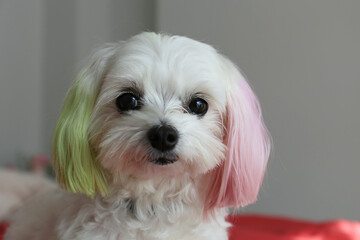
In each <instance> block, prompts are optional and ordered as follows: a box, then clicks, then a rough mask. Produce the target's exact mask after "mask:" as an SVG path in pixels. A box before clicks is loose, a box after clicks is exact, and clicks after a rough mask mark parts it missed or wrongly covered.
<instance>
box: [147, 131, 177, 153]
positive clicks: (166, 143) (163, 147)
mask: <svg viewBox="0 0 360 240" xmlns="http://www.w3.org/2000/svg"><path fill="white" fill-rule="evenodd" d="M147 137H148V139H149V141H150V144H151V146H152V147H153V148H155V149H157V150H159V151H161V152H166V151H170V150H172V149H174V147H175V145H176V143H177V142H178V138H179V135H178V133H177V131H176V129H175V128H173V127H171V126H169V125H162V126H155V127H152V128H151V129H150V130H149V131H148V133H147Z"/></svg>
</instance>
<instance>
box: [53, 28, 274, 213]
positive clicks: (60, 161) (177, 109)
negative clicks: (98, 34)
mask: <svg viewBox="0 0 360 240" xmlns="http://www.w3.org/2000/svg"><path fill="white" fill-rule="evenodd" d="M269 145H270V140H269V135H268V132H267V130H266V127H265V125H264V124H263V121H262V116H261V111H260V107H259V103H258V101H257V98H256V96H255V95H254V93H253V91H252V90H251V88H250V87H249V85H248V83H247V82H246V80H245V79H244V77H243V76H242V75H241V74H240V72H239V71H238V70H237V68H236V67H235V66H234V64H233V63H232V62H231V61H230V60H228V59H227V58H226V57H224V56H222V55H220V54H219V53H218V52H217V51H216V50H215V49H214V48H212V47H211V46H209V45H206V44H204V43H200V42H197V41H194V40H191V39H189V38H185V37H179V36H166V35H159V34H155V33H142V34H139V35H137V36H135V37H133V38H131V39H129V40H128V41H126V42H122V43H116V44H111V45H106V46H104V47H103V48H101V49H100V50H98V51H97V52H96V53H95V54H94V56H93V57H92V59H91V62H90V64H89V66H88V67H86V68H85V69H84V70H83V71H82V72H81V74H80V75H79V77H78V78H77V80H76V81H75V82H74V83H73V85H72V86H71V89H70V90H69V92H68V94H67V97H66V101H65V104H64V108H63V111H62V113H61V116H60V119H59V121H58V124H57V127H56V131H55V137H54V165H55V169H56V172H57V177H58V181H59V183H60V185H62V186H63V187H65V188H66V189H68V190H70V191H73V192H81V193H85V194H87V195H94V194H95V193H100V194H101V195H105V194H106V193H107V189H108V184H109V182H111V181H112V180H113V179H116V177H117V176H119V175H123V176H125V175H126V176H133V177H136V178H143V179H151V178H177V177H180V176H183V175H189V176H191V177H192V178H194V179H197V178H199V177H200V178H201V177H203V179H207V181H206V182H207V185H208V186H204V189H207V190H206V199H207V200H206V201H207V202H206V208H207V209H212V208H215V207H224V206H240V205H246V204H248V203H250V202H253V201H255V199H256V196H257V193H258V191H259V188H260V185H261V182H262V179H263V175H264V171H265V168H266V163H267V160H268V157H269V150H270V147H269Z"/></svg>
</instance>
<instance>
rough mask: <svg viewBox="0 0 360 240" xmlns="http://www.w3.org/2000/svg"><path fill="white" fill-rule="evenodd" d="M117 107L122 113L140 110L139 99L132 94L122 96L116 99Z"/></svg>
mask: <svg viewBox="0 0 360 240" xmlns="http://www.w3.org/2000/svg"><path fill="white" fill-rule="evenodd" d="M116 106H117V108H118V109H119V110H120V111H121V112H125V111H129V110H134V109H139V107H140V106H139V98H138V97H136V96H135V95H134V94H132V93H124V94H121V95H120V96H119V97H118V98H117V99H116Z"/></svg>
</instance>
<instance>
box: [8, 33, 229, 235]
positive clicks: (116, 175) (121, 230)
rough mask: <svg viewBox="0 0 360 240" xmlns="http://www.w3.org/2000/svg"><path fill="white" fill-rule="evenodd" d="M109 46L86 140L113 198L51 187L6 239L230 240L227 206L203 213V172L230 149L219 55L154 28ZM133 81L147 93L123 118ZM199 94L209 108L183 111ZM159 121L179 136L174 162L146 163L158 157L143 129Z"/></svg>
mask: <svg viewBox="0 0 360 240" xmlns="http://www.w3.org/2000/svg"><path fill="white" fill-rule="evenodd" d="M104 49H105V50H104ZM104 49H103V50H100V51H99V52H98V53H97V55H102V56H106V58H105V57H104V58H105V59H104V60H103V61H102V62H101V64H103V65H102V66H98V67H101V68H102V71H103V72H105V73H104V78H103V79H101V81H102V82H101V89H100V92H99V95H98V98H97V101H96V104H95V107H94V110H93V114H92V117H91V120H90V127H89V136H90V143H91V146H92V147H93V149H94V151H95V152H96V154H97V160H98V161H100V162H101V164H102V166H103V167H104V169H106V170H107V171H108V172H109V173H110V175H111V176H112V177H111V180H109V181H110V194H109V196H107V197H100V196H96V197H95V199H91V198H89V197H86V196H84V195H82V194H73V193H67V192H65V191H58V192H54V193H46V194H44V195H45V196H43V197H39V198H38V199H37V200H35V201H33V202H32V203H31V204H29V205H27V206H25V207H24V209H23V210H22V211H20V212H18V214H17V215H16V216H15V218H14V221H13V222H12V224H11V227H10V229H9V230H8V233H7V235H6V237H5V239H6V240H20V239H21V240H23V239H29V240H32V239H37V240H45V239H46V240H52V239H59V240H60V239H61V240H70V239H72V240H85V239H86V240H95V239H99V240H100V239H113V240H115V239H116V240H125V239H126V240H131V239H137V240H150V239H151V240H155V239H156V240H161V239H177V240H185V239H191V240H194V239H199V240H201V239H204V240H205V239H206V240H212V239H213V240H215V239H216V240H226V239H228V236H227V228H228V227H229V226H230V224H229V223H227V222H226V221H225V217H226V215H227V211H226V209H224V208H218V209H214V211H213V213H212V214H209V215H206V214H205V213H204V202H205V196H206V193H205V189H206V182H207V178H208V174H207V173H208V172H209V171H210V170H212V169H214V168H215V167H217V166H218V165H220V164H221V162H222V161H223V160H224V158H225V152H226V146H225V145H224V143H223V138H224V135H225V131H224V118H225V114H226V113H225V112H226V104H227V102H226V101H227V100H226V99H227V97H226V94H227V93H226V91H227V90H228V88H231V86H230V83H229V82H227V79H226V78H225V77H224V75H225V74H224V71H225V70H224V68H223V67H222V66H223V65H222V60H221V59H222V57H220V55H219V54H218V53H217V52H216V51H215V50H214V49H213V48H212V47H210V46H209V45H206V44H204V43H200V42H197V41H194V40H191V39H189V38H185V37H179V36H173V37H170V36H164V35H159V34H154V33H142V34H139V35H137V36H135V37H133V38H131V39H130V40H128V41H126V42H122V43H117V44H112V45H109V46H107V47H106V48H104ZM100 57H101V56H100ZM92 71H93V70H92ZM94 71H95V72H94V74H98V73H97V72H96V70H94ZM129 87H131V88H136V89H138V90H139V91H141V92H142V96H143V99H142V101H143V106H142V108H141V110H138V111H136V110H135V111H132V112H130V113H128V114H120V113H119V111H118V110H117V109H116V105H115V103H114V101H115V99H116V98H117V97H118V96H119V95H120V94H121V93H122V92H123V91H124V89H127V88H129ZM196 94H198V95H200V96H201V97H202V98H204V99H205V100H206V101H207V102H208V104H209V110H208V112H207V113H206V115H205V116H203V117H201V118H199V117H198V116H196V115H193V114H190V113H187V112H186V110H184V108H186V105H187V104H188V102H189V100H190V99H191V97H192V96H194V95H196ZM161 122H166V123H167V124H171V125H172V126H173V127H175V128H176V129H177V131H178V132H179V135H180V138H179V142H178V144H177V145H176V148H175V149H174V154H175V155H176V156H177V158H178V161H177V162H175V163H173V164H170V165H166V166H159V165H156V164H153V163H151V162H149V161H147V160H148V158H151V157H154V156H155V157H156V156H157V157H159V153H156V152H154V150H153V149H152V148H151V146H150V144H149V143H148V141H147V139H146V133H147V131H148V130H149V129H150V128H151V127H152V126H154V125H157V124H160V123H161ZM130 199H131V200H130Z"/></svg>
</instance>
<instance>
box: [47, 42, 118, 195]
mask: <svg viewBox="0 0 360 240" xmlns="http://www.w3.org/2000/svg"><path fill="white" fill-rule="evenodd" d="M117 46H118V44H108V45H106V46H104V47H102V48H100V49H98V50H97V51H96V52H95V54H94V55H93V56H92V58H91V60H90V63H89V65H88V66H87V67H86V68H84V69H83V70H82V71H81V73H80V74H79V75H78V77H77V79H76V80H75V81H74V82H73V84H72V86H71V87H70V90H69V91H68V93H67V95H66V99H65V103H64V106H63V109H62V112H61V114H60V118H59V120H58V122H57V125H56V128H55V134H54V139H53V160H54V168H55V172H56V175H57V180H58V182H59V185H60V186H61V187H63V188H65V189H67V190H68V191H71V192H78V193H85V194H87V195H89V196H94V195H95V193H100V194H101V195H106V193H107V192H108V183H107V179H106V175H105V172H104V170H103V168H102V167H101V165H100V163H99V162H97V161H96V160H95V158H94V153H93V150H92V149H91V147H90V145H89V139H88V125H89V120H90V116H91V114H92V110H93V107H94V104H95V101H96V98H97V95H98V93H99V90H100V87H101V83H102V80H103V78H104V76H105V74H106V72H107V71H108V69H109V68H110V66H111V64H112V62H113V56H114V53H115V52H116V48H117Z"/></svg>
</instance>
